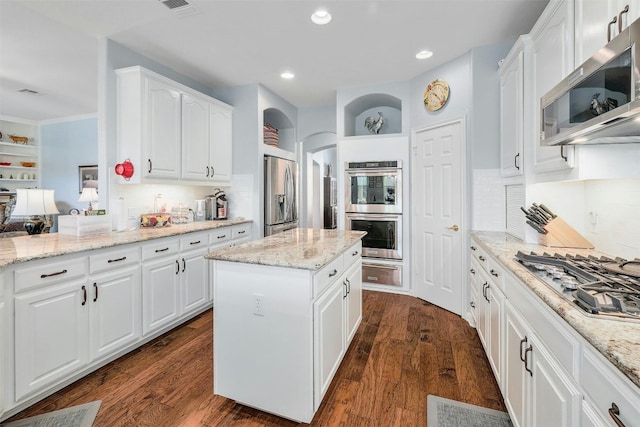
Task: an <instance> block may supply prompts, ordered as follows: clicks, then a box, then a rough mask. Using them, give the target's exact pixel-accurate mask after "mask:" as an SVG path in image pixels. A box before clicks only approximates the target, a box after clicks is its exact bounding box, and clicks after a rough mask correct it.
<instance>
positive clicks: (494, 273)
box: [489, 268, 499, 277]
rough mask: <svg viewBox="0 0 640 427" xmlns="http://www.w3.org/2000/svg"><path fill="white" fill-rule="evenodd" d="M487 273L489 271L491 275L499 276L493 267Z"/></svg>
mask: <svg viewBox="0 0 640 427" xmlns="http://www.w3.org/2000/svg"><path fill="white" fill-rule="evenodd" d="M489 273H491V275H492V276H496V277H499V275H498V273H496V271H495V270H494V269H493V268H492V269H491V271H490V272H489Z"/></svg>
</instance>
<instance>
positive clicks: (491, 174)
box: [471, 169, 505, 231]
mask: <svg viewBox="0 0 640 427" xmlns="http://www.w3.org/2000/svg"><path fill="white" fill-rule="evenodd" d="M472 180H473V189H472V192H473V201H472V203H473V205H472V209H471V212H472V218H471V221H472V224H471V228H472V229H473V230H485V231H504V222H505V211H504V206H505V200H504V186H503V183H502V177H501V175H500V169H474V170H473V176H472Z"/></svg>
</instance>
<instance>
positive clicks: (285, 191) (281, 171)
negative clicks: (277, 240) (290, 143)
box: [264, 156, 298, 236]
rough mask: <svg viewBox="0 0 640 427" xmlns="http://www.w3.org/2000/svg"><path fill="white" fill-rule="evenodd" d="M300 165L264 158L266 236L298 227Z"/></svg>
mask: <svg viewBox="0 0 640 427" xmlns="http://www.w3.org/2000/svg"><path fill="white" fill-rule="evenodd" d="M297 176H298V165H297V163H296V162H292V161H290V160H285V159H280V158H278V157H272V156H264V235H265V236H270V235H272V234H275V233H280V232H282V231H285V230H290V229H292V228H297V227H298V206H297V200H296V186H297Z"/></svg>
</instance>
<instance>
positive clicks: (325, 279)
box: [313, 256, 344, 298]
mask: <svg viewBox="0 0 640 427" xmlns="http://www.w3.org/2000/svg"><path fill="white" fill-rule="evenodd" d="M343 271H344V264H343V260H342V257H341V256H340V257H338V258H336V259H334V260H333V261H331V262H330V263H329V264H328V265H326V266H325V267H323V268H322V269H321V270H320V271H318V272H317V273H316V274H315V275H314V276H313V298H315V297H317V296H318V295H320V294H321V293H322V291H323V290H325V289H326V288H327V287H328V286H329V285H330V284H331V283H332V282H333V281H334V280H336V279H337V278H338V277H340V275H341V274H342V272H343Z"/></svg>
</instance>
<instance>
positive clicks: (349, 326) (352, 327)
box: [344, 263, 362, 343]
mask: <svg viewBox="0 0 640 427" xmlns="http://www.w3.org/2000/svg"><path fill="white" fill-rule="evenodd" d="M344 280H345V282H346V297H345V300H346V302H345V305H344V308H345V311H346V314H345V325H346V331H345V332H346V341H347V342H348V343H349V342H351V340H352V339H353V336H354V335H355V334H356V331H357V330H358V326H359V325H360V321H361V320H362V264H361V263H356V264H354V265H353V266H352V267H351V268H349V270H348V271H347V273H346V274H345V278H344Z"/></svg>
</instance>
